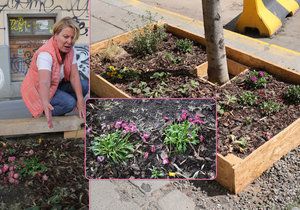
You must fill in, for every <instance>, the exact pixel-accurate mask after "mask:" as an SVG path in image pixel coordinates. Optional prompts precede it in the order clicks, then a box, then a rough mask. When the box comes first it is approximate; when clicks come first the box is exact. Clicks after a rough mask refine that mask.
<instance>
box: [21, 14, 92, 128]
mask: <svg viewBox="0 0 300 210" xmlns="http://www.w3.org/2000/svg"><path fill="white" fill-rule="evenodd" d="M78 37H79V27H78V26H77V24H76V22H75V21H74V20H73V19H71V18H70V17H65V18H63V19H61V20H60V21H59V22H57V23H55V24H54V26H53V36H52V37H51V38H50V39H49V40H48V41H47V42H46V43H45V44H44V45H43V46H41V47H40V48H39V49H38V50H37V51H36V52H35V54H34V55H33V58H32V61H31V64H30V67H29V70H28V73H27V74H26V76H25V79H24V81H23V83H22V85H21V94H22V98H23V100H24V102H25V104H26V106H27V108H28V109H29V111H30V112H31V114H32V115H33V117H39V116H41V115H42V114H43V113H44V114H45V116H46V118H47V123H48V126H49V128H52V127H53V124H52V116H61V115H64V114H66V113H68V112H70V111H72V110H73V109H74V107H75V106H76V107H77V109H78V112H79V117H82V118H83V117H84V113H85V110H84V95H86V94H87V92H88V82H87V81H85V80H82V81H81V80H80V77H79V72H78V69H77V64H76V57H75V53H74V49H73V46H74V43H75V41H76V40H77V39H78Z"/></svg>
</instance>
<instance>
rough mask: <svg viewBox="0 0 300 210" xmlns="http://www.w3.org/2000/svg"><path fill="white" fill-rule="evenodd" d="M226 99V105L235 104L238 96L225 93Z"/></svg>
mask: <svg viewBox="0 0 300 210" xmlns="http://www.w3.org/2000/svg"><path fill="white" fill-rule="evenodd" d="M225 97H226V99H225V101H224V102H225V104H226V105H232V104H235V103H236V102H237V98H236V97H235V96H232V95H225Z"/></svg>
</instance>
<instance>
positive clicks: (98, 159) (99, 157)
mask: <svg viewBox="0 0 300 210" xmlns="http://www.w3.org/2000/svg"><path fill="white" fill-rule="evenodd" d="M104 159H105V158H104V156H97V162H99V163H101V162H103V160H104Z"/></svg>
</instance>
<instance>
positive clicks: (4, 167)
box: [2, 164, 9, 173]
mask: <svg viewBox="0 0 300 210" xmlns="http://www.w3.org/2000/svg"><path fill="white" fill-rule="evenodd" d="M8 169H9V166H8V165H7V164H4V165H3V167H2V172H3V173H5V172H6V171H8Z"/></svg>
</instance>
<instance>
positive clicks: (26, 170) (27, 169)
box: [18, 157, 48, 177]
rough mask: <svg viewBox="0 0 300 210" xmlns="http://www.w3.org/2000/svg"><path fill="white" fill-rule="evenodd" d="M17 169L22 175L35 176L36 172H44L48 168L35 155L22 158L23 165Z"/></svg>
mask: <svg viewBox="0 0 300 210" xmlns="http://www.w3.org/2000/svg"><path fill="white" fill-rule="evenodd" d="M18 169H19V170H20V174H21V176H22V177H26V176H35V175H36V174H37V173H44V172H46V171H47V170H48V168H47V167H46V166H45V165H44V164H42V163H40V162H39V160H38V159H37V158H36V157H32V158H29V159H26V160H24V165H23V166H19V167H18Z"/></svg>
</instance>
